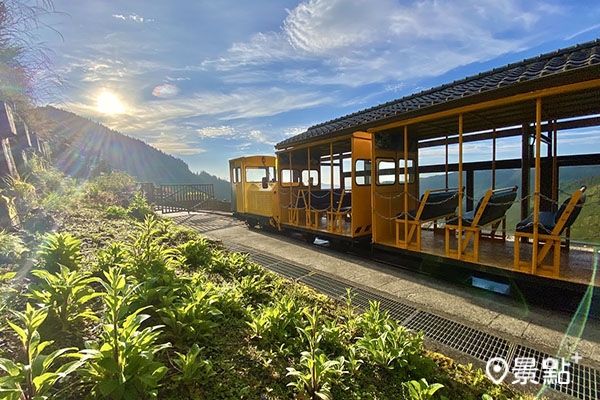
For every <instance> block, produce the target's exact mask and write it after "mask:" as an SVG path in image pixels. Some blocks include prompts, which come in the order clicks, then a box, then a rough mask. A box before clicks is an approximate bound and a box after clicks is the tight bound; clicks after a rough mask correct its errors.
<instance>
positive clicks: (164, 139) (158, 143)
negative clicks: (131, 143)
mask: <svg viewBox="0 0 600 400" xmlns="http://www.w3.org/2000/svg"><path fill="white" fill-rule="evenodd" d="M148 144H150V145H152V146H154V147H156V148H157V149H160V150H162V151H164V152H165V153H167V154H177V155H182V156H193V155H197V154H202V153H205V152H206V150H205V149H203V148H201V147H198V146H197V145H196V144H195V143H194V142H193V141H189V140H188V138H187V137H186V135H176V134H172V133H169V134H167V133H164V132H161V134H160V135H159V136H158V137H157V138H155V139H149V140H148Z"/></svg>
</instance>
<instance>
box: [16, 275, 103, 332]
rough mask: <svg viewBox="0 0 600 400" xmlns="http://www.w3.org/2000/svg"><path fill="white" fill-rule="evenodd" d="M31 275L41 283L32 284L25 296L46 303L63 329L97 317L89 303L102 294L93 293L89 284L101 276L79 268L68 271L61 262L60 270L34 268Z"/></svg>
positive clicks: (95, 319)
mask: <svg viewBox="0 0 600 400" xmlns="http://www.w3.org/2000/svg"><path fill="white" fill-rule="evenodd" d="M31 274H32V275H34V276H36V277H38V278H40V279H41V282H40V283H39V284H37V285H36V286H34V287H32V288H31V289H30V292H29V293H28V294H27V296H28V297H29V298H31V299H32V300H34V301H36V302H39V303H42V304H44V305H46V306H49V307H50V310H51V313H53V314H54V315H55V316H56V317H57V318H58V320H59V321H60V323H61V325H62V328H63V329H68V328H70V327H72V326H73V325H74V324H75V323H76V322H77V321H79V320H82V319H90V320H94V321H97V320H98V317H97V316H96V315H95V314H94V312H93V311H92V310H91V309H90V308H89V306H88V304H89V302H90V301H91V300H93V299H95V298H96V297H99V296H102V293H99V292H96V291H95V290H94V289H93V288H92V286H91V284H92V283H95V282H99V281H100V279H98V278H94V277H91V276H89V275H88V274H87V273H84V272H80V271H78V272H71V271H70V270H69V269H68V268H67V267H65V266H63V265H60V271H58V272H57V273H55V274H51V273H50V272H48V271H46V270H43V269H36V270H33V271H31Z"/></svg>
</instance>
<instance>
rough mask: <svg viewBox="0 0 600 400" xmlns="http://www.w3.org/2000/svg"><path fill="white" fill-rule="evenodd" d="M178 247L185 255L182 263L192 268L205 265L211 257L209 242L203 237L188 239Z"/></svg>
mask: <svg viewBox="0 0 600 400" xmlns="http://www.w3.org/2000/svg"><path fill="white" fill-rule="evenodd" d="M178 249H179V251H180V252H181V255H182V256H183V257H185V261H183V263H184V265H185V266H187V267H189V268H192V269H196V268H199V267H206V266H207V265H208V263H209V262H210V261H211V258H212V251H211V243H210V242H209V241H208V240H207V239H205V238H200V239H195V240H190V241H188V242H186V243H184V244H182V245H180V246H179V247H178Z"/></svg>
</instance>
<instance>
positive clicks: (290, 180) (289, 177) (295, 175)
mask: <svg viewBox="0 0 600 400" xmlns="http://www.w3.org/2000/svg"><path fill="white" fill-rule="evenodd" d="M280 180H281V184H282V185H283V186H298V185H299V183H300V171H298V170H297V169H282V170H281V179H280Z"/></svg>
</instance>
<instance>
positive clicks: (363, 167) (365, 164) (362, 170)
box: [354, 160, 371, 186]
mask: <svg viewBox="0 0 600 400" xmlns="http://www.w3.org/2000/svg"><path fill="white" fill-rule="evenodd" d="M354 174H355V183H356V184H357V185H359V186H365V185H370V184H371V160H356V162H355V163H354Z"/></svg>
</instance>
